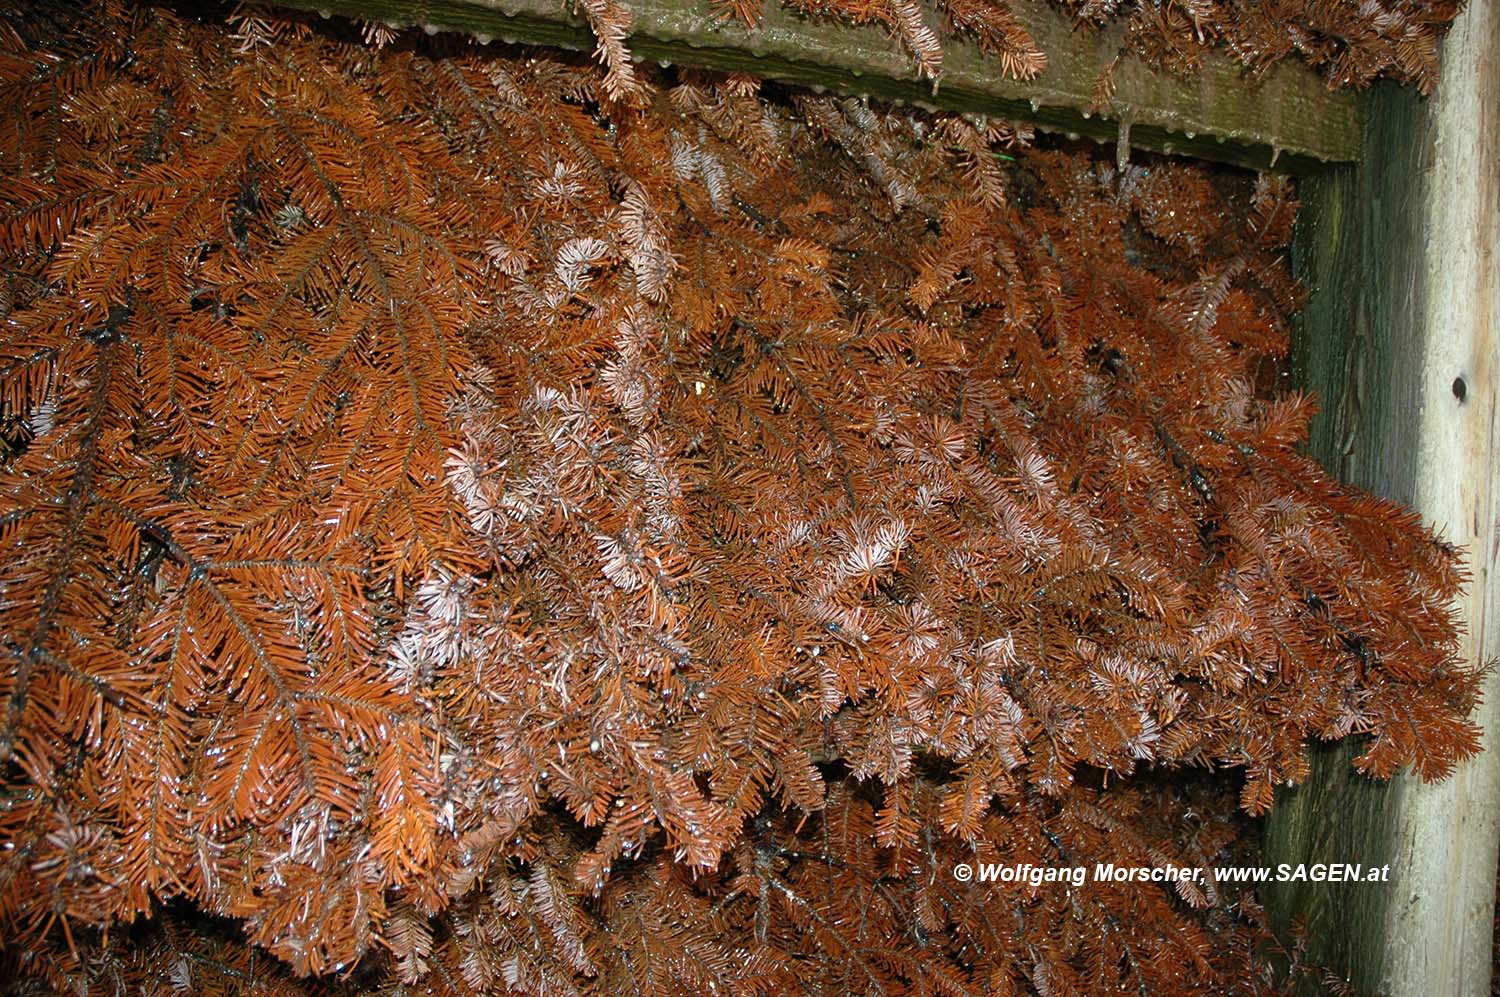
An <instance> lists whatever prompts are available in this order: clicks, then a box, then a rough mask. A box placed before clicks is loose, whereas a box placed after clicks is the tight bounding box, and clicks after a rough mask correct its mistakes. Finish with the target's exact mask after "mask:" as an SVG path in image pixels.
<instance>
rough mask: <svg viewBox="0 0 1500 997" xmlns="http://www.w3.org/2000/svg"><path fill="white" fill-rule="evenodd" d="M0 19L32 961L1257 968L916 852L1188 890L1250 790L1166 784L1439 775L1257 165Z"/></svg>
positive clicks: (1205, 910) (934, 982)
mask: <svg viewBox="0 0 1500 997" xmlns="http://www.w3.org/2000/svg"><path fill="white" fill-rule="evenodd" d="M5 23H6V24H7V25H8V27H6V28H5V33H4V36H3V38H0V100H3V101H4V105H5V107H6V108H7V121H6V125H5V127H4V128H3V129H0V170H3V176H4V183H3V187H0V254H3V266H4V271H3V284H0V288H3V291H4V294H3V301H0V315H3V325H0V418H3V420H4V427H5V433H4V440H5V442H4V449H3V451H0V545H3V550H4V561H3V566H0V634H3V644H0V654H3V655H4V667H3V669H0V704H3V705H0V710H3V713H0V780H3V782H0V840H3V848H0V931H3V934H4V936H5V937H6V938H7V940H8V942H9V947H8V949H7V952H6V959H7V960H8V961H9V963H10V964H11V965H12V968H13V969H15V971H16V972H18V973H19V974H20V975H21V976H22V977H23V978H31V979H36V980H50V981H51V982H52V985H55V986H58V987H61V988H64V989H67V990H68V991H69V992H74V991H77V992H83V991H85V990H93V991H94V992H99V993H114V992H125V988H128V989H130V991H131V992H135V991H134V988H136V987H144V988H145V990H146V992H160V993H164V992H169V991H174V992H195V993H230V992H243V988H244V987H246V986H249V985H250V984H251V983H254V984H256V985H262V986H263V988H264V992H293V991H295V990H297V989H298V988H300V987H302V986H303V985H304V984H303V983H301V982H299V981H298V978H297V977H298V975H306V974H312V975H315V976H323V977H325V980H324V982H309V983H306V984H305V985H306V986H308V987H310V988H312V989H314V990H318V989H326V988H333V989H351V988H356V987H358V988H362V989H380V990H382V991H385V992H393V993H394V992H402V993H417V992H421V993H453V994H464V993H481V992H483V993H490V992H496V991H504V990H506V989H510V990H514V991H517V992H521V993H529V994H570V993H584V994H615V993H641V994H663V995H665V994H673V995H678V994H744V995H752V994H830V995H832V994H850V993H860V994H891V995H897V994H950V995H956V994H981V993H984V994H1005V993H1013V992H1015V993H1022V992H1031V991H1034V992H1038V993H1043V994H1051V993H1057V994H1063V993H1078V992H1089V991H1092V990H1097V989H1110V990H1117V989H1122V990H1123V991H1125V992H1129V993H1141V994H1148V993H1149V994H1177V993H1215V994H1224V993H1231V992H1244V993H1254V992H1266V991H1268V990H1269V989H1270V987H1271V985H1270V984H1269V983H1268V982H1266V980H1265V979H1264V978H1263V976H1262V975H1261V971H1260V969H1259V968H1258V966H1259V963H1258V962H1257V961H1256V960H1257V956H1256V953H1255V946H1256V945H1257V944H1258V943H1259V941H1260V940H1261V939H1262V938H1263V936H1264V928H1263V923H1262V920H1261V918H1260V915H1259V914H1258V911H1257V908H1256V907H1255V906H1254V903H1253V900H1252V899H1251V898H1249V897H1244V898H1237V897H1233V896H1230V895H1228V894H1226V893H1225V892H1223V891H1221V890H1220V889H1219V888H1217V887H1216V886H1215V885H1214V884H1213V883H1212V882H1211V881H1209V882H1206V883H1205V884H1204V885H1202V886H1201V887H1193V886H1186V887H1184V888H1182V889H1180V890H1176V891H1174V890H1173V889H1172V888H1170V887H1163V886H1160V885H1152V886H1140V885H1134V886H1122V885H1114V884H1108V883H1097V882H1092V881H1090V882H1088V883H1086V884H1084V885H1083V886H1080V887H1072V886H1056V885H1047V886H1044V887H1041V888H1032V887H1030V886H1027V885H1026V884H1020V885H1017V884H998V885H997V884H977V883H963V882H960V881H958V880H957V879H955V877H954V876H953V875H952V869H953V867H954V865H955V863H958V862H967V861H976V860H978V861H1000V860H1003V861H1006V862H1011V863H1023V862H1024V863H1031V864H1034V865H1038V866H1058V865H1086V866H1090V867H1092V865H1093V864H1094V863H1096V862H1101V861H1107V862H1114V863H1118V864H1125V865H1145V866H1159V865H1162V864H1167V863H1186V864H1197V865H1211V864H1213V863H1215V862H1222V861H1226V860H1227V859H1228V858H1230V857H1231V853H1230V852H1228V851H1226V849H1230V848H1232V847H1233V846H1232V839H1233V837H1234V831H1233V817H1234V813H1233V811H1234V806H1233V797H1232V795H1231V797H1230V800H1231V802H1230V804H1229V805H1228V806H1227V807H1226V806H1224V805H1223V803H1222V801H1219V802H1214V800H1213V799H1208V800H1207V802H1205V801H1204V800H1197V799H1195V798H1193V797H1192V796H1191V794H1190V793H1189V792H1188V791H1187V790H1186V789H1183V788H1173V785H1172V783H1170V782H1163V781H1161V780H1160V779H1159V778H1156V775H1159V774H1160V773H1162V772H1171V771H1172V770H1176V769H1181V768H1183V767H1196V768H1200V769H1203V768H1206V769H1214V770H1226V769H1227V770H1231V771H1230V772H1229V773H1228V775H1227V776H1221V777H1220V779H1221V781H1220V783H1219V784H1220V785H1224V782H1223V779H1225V778H1228V779H1237V780H1238V783H1237V784H1238V785H1239V786H1241V787H1242V789H1241V790H1240V803H1241V804H1242V805H1243V807H1244V808H1245V809H1246V810H1248V811H1250V812H1259V811H1262V810H1264V809H1265V808H1266V807H1267V806H1268V805H1269V804H1270V802H1271V798H1272V787H1273V786H1274V785H1275V784H1277V783H1280V782H1284V781H1295V780H1297V779H1300V778H1302V777H1303V776H1304V774H1305V773H1306V764H1305V761H1304V745H1305V743H1306V741H1307V740H1308V739H1309V738H1331V737H1339V736H1344V735H1349V734H1363V735H1365V736H1366V737H1367V742H1366V745H1365V750H1364V753H1363V754H1362V755H1361V756H1360V759H1359V762H1358V764H1359V765H1360V767H1361V768H1363V769H1366V770H1368V771H1371V772H1373V773H1375V774H1377V775H1382V776H1383V775H1387V774H1389V773H1391V772H1392V771H1394V770H1395V769H1396V768H1397V767H1399V766H1401V765H1404V764H1412V765H1414V766H1416V767H1417V768H1418V769H1419V770H1420V771H1421V772H1422V773H1423V774H1424V775H1428V776H1434V775H1439V774H1441V773H1443V772H1444V771H1445V770H1446V769H1447V768H1448V767H1450V766H1451V764H1452V763H1453V762H1454V761H1455V760H1456V759H1458V758H1461V757H1463V756H1465V755H1467V754H1470V753H1472V752H1473V751H1474V750H1475V732H1474V729H1473V728H1472V727H1471V726H1470V725H1469V724H1468V723H1467V722H1466V721H1465V719H1464V718H1465V716H1466V714H1467V712H1468V710H1469V707H1470V706H1471V704H1472V700H1473V696H1474V690H1475V683H1474V678H1473V675H1472V674H1471V673H1470V672H1469V671H1468V670H1466V669H1465V668H1463V667H1462V666H1461V665H1460V664H1459V663H1458V662H1457V661H1455V659H1454V648H1455V628H1454V623H1453V618H1452V616H1451V615H1450V613H1449V610H1448V609H1447V601H1448V599H1449V597H1450V596H1451V595H1452V594H1453V592H1454V591H1455V589H1456V587H1457V585H1458V584H1459V582H1460V574H1459V569H1458V568H1457V565H1456V561H1455V556H1454V552H1453V551H1452V549H1450V548H1449V547H1448V546H1446V545H1445V544H1443V543H1442V542H1441V541H1439V540H1438V539H1436V538H1435V537H1434V536H1433V535H1432V534H1431V533H1429V532H1427V531H1426V530H1425V529H1423V528H1422V527H1421V526H1420V525H1419V524H1418V522H1417V521H1416V520H1415V518H1414V517H1413V516H1412V515H1411V514H1409V513H1407V512H1405V511H1403V510H1401V509H1399V508H1396V507H1394V506H1392V505H1390V504H1388V503H1385V502H1382V501H1379V500H1376V499H1374V498H1371V497H1369V496H1365V495H1361V494H1357V493H1354V492H1352V491H1350V490H1348V489H1346V488H1344V487H1342V486H1340V485H1339V484H1338V483H1337V482H1335V481H1333V480H1331V479H1330V478H1329V477H1328V476H1327V475H1325V474H1324V473H1323V472H1322V471H1320V470H1319V469H1318V468H1317V467H1316V466H1315V465H1314V464H1313V463H1311V462H1310V461H1309V460H1307V459H1305V458H1303V457H1301V456H1299V455H1298V454H1297V453H1296V451H1295V449H1294V448H1295V445H1296V444H1297V442H1298V440H1299V439H1300V437H1301V435H1302V433H1303V431H1304V428H1305V426H1306V423H1307V419H1308V417H1309V414H1310V404H1309V402H1308V401H1307V400H1306V399H1304V398H1301V397H1299V396H1296V395H1290V394H1279V395H1278V394H1274V393H1272V392H1268V391H1266V390H1264V386H1262V387H1261V388H1260V389H1258V387H1257V379H1258V376H1259V374H1260V372H1261V371H1262V370H1264V369H1266V368H1267V367H1274V366H1275V365H1276V363H1277V362H1278V358H1279V357H1281V356H1282V355H1283V354H1284V352H1285V350H1286V348H1287V329H1286V315H1287V313H1288V310H1289V309H1290V308H1292V307H1294V305H1295V301H1296V296H1297V295H1296V290H1295V288H1294V286H1293V284H1292V282H1291V280H1290V279H1289V277H1288V274H1287V270H1286V266H1285V262H1284V260H1283V257H1282V253H1283V249H1284V246H1285V244H1286V241H1287V239H1288V235H1289V232H1290V227H1291V222H1292V218H1293V213H1294V210H1295V203H1294V202H1293V201H1292V199H1291V196H1290V191H1289V187H1288V184H1287V183H1286V182H1285V181H1284V180H1279V179H1277V178H1274V177H1269V176H1267V177H1263V178H1261V179H1259V180H1258V181H1255V182H1254V183H1251V182H1250V181H1244V182H1243V183H1241V182H1238V181H1236V182H1225V181H1219V180H1215V179H1213V178H1212V177H1210V176H1209V175H1208V174H1206V173H1205V172H1203V171H1201V170H1199V169H1196V168H1193V167H1190V166H1185V165H1164V164H1151V165H1147V166H1140V165H1135V166H1126V167H1125V168H1123V169H1117V168H1116V167H1115V166H1113V165H1112V164H1111V165H1106V164H1104V163H1102V162H1100V161H1097V160H1094V159H1091V158H1089V157H1088V156H1086V155H1079V154H1071V153H1062V152H1043V151H1034V150H1030V149H1027V148H1026V144H1027V136H1025V135H1024V134H1020V133H1018V132H1017V131H1016V130H1015V129H1013V128H1011V127H1009V126H1006V125H1004V124H1000V123H994V122H990V123H983V122H979V123H976V122H973V121H968V120H964V119H959V118H943V117H931V116H923V115H916V114H905V113H891V112H888V111H883V110H880V109H877V108H874V107H871V106H868V105H866V104H863V103H859V102H855V101H837V100H833V99H824V98H817V99H814V98H810V97H803V96H786V97H785V98H784V99H782V100H780V101H771V100H768V99H766V98H765V97H764V96H763V95H761V94H760V93H759V91H758V87H757V85H756V84H755V83H753V82H751V81H747V80H743V79H736V78H728V79H710V78H698V77H692V76H683V77H678V78H673V79H670V80H643V81H642V86H644V87H646V88H647V89H646V90H645V91H644V92H645V94H646V96H647V97H648V98H649V99H647V100H646V101H644V102H643V103H640V104H638V105H634V106H623V105H622V104H620V103H619V102H614V101H611V100H609V99H608V95H607V94H606V92H605V90H604V85H603V83H602V79H603V74H602V73H601V72H600V71H598V70H596V69H594V68H592V67H589V66H586V65H570V64H566V63H563V62H558V61H555V60H553V59H551V58H547V57H542V56H525V55H521V56H504V57H502V56H498V55H495V54H486V53H484V52H482V51H479V50H455V51H453V52H450V53H447V54H442V53H439V52H434V51H427V52H424V51H421V50H418V49H414V48H412V47H409V46H405V45H395V46H390V47H387V48H385V49H383V50H381V51H373V50H370V49H368V48H364V47H362V46H359V45H357V44H348V43H345V42H341V41H337V40H331V39H330V38H328V37H325V36H320V35H317V34H315V33H313V32H312V31H310V30H309V29H308V28H307V27H306V26H305V25H304V24H302V23H300V22H297V21H272V20H269V19H266V18H263V17H259V16H250V15H247V16H242V17H240V18H238V19H236V20H234V21H233V22H231V25H230V26H228V27H226V26H224V25H222V24H200V23H195V22H192V21H187V20H183V19H180V18H179V17H178V16H177V15H174V14H172V13H169V12H167V11H164V10H161V9H156V8H150V7H121V6H117V5H113V4H105V5H102V6H98V7H95V8H91V9H88V10H85V11H81V12H72V11H69V10H67V9H63V10H61V11H60V12H58V11H54V13H53V19H52V20H50V21H49V20H45V19H44V14H43V13H42V12H38V11H36V10H32V11H30V12H29V13H25V14H12V15H11V16H10V17H9V18H8V19H7V20H6V22H5ZM1138 769H1140V770H1142V771H1137V770H1138ZM1147 770H1149V771H1147ZM1152 773H1155V775H1152ZM1143 775H1152V779H1153V781H1151V782H1149V783H1144V784H1143V783H1142V782H1141V779H1142V777H1143ZM1230 792H1231V794H1232V793H1233V792H1234V790H1232V789H1231V790H1230ZM184 911H189V912H191V911H196V912H197V914H191V913H190V914H188V915H186V916H184ZM153 913H154V914H155V915H156V916H155V920H154V921H152V922H150V923H149V924H143V923H140V922H138V923H137V924H136V926H135V927H133V928H127V927H126V924H127V923H128V922H130V921H131V920H132V919H134V918H137V917H138V916H139V915H142V914H146V915H151V914H153ZM210 916H211V917H212V918H213V920H211V921H210V920H208V918H209V917H210ZM272 956H274V958H272ZM341 973H342V974H346V976H345V978H344V980H343V982H342V983H338V982H335V981H330V980H328V979H326V978H327V977H329V976H337V975H338V974H341ZM350 973H352V974H353V975H352V976H348V975H347V974H350ZM247 981H248V982H247Z"/></svg>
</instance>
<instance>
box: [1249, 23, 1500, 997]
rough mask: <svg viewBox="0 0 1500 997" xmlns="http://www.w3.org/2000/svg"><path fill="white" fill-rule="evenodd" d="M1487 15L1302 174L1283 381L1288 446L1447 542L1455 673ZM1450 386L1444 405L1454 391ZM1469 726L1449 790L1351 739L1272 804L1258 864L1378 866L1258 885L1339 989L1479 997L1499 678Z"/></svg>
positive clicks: (1496, 311)
mask: <svg viewBox="0 0 1500 997" xmlns="http://www.w3.org/2000/svg"><path fill="white" fill-rule="evenodd" d="M1496 93H1500V17H1497V15H1496V11H1495V10H1494V8H1493V6H1492V5H1487V4H1481V3H1476V4H1471V5H1470V6H1469V8H1468V10H1467V11H1466V12H1465V13H1464V14H1463V16H1462V17H1461V18H1460V19H1459V21H1458V22H1457V23H1456V24H1455V26H1454V28H1453V31H1452V32H1451V34H1450V35H1449V37H1448V40H1447V42H1446V43H1445V48H1444V65H1443V73H1442V80H1441V82H1440V84H1439V86H1438V89H1437V92H1436V94H1435V95H1434V97H1433V98H1432V100H1430V101H1423V100H1421V99H1420V98H1418V97H1416V96H1415V95H1413V94H1411V93H1405V92H1401V91H1400V90H1398V89H1397V88H1395V87H1392V86H1389V85H1386V86H1383V87H1382V88H1380V92H1378V93H1377V95H1376V99H1375V100H1373V101H1372V102H1371V105H1370V108H1369V113H1370V132H1369V136H1368V138H1367V143H1366V147H1367V150H1368V151H1367V154H1366V156H1365V159H1364V162H1363V165H1361V166H1360V167H1359V169H1358V170H1353V169H1350V170H1345V171H1340V172H1339V173H1334V174H1329V175H1325V176H1321V177H1317V178H1312V179H1309V180H1307V181H1305V182H1304V184H1303V188H1302V192H1303V195H1304V211H1303V214H1302V216H1301V217H1300V218H1299V231H1298V235H1297V243H1296V250H1297V253H1296V256H1297V264H1298V270H1299V276H1300V277H1301V279H1302V280H1303V281H1304V283H1305V284H1306V285H1307V286H1308V289H1309V292H1310V298H1309V302H1308V307H1307V308H1306V309H1305V311H1304V313H1303V316H1302V318H1301V320H1300V322H1301V329H1300V331H1299V343H1298V347H1299V348H1298V350H1297V354H1298V355H1299V357H1300V370H1299V374H1300V375H1301V376H1300V378H1299V379H1300V380H1301V381H1302V383H1303V384H1305V385H1306V386H1307V387H1309V388H1310V389H1312V390H1315V391H1317V392H1318V393H1319V394H1320V395H1321V396H1322V397H1323V399H1324V400H1325V402H1326V404H1325V408H1324V411H1323V412H1322V413H1321V414H1320V416H1319V418H1318V420H1317V421H1316V422H1315V424H1314V428H1313V435H1312V439H1311V442H1310V446H1309V449H1310V450H1311V452H1312V453H1313V454H1314V455H1315V456H1316V457H1318V458H1319V460H1321V461H1322V462H1323V463H1324V464H1325V466H1327V467H1328V468H1329V469H1330V470H1332V471H1335V472H1336V473H1338V475H1339V476H1340V477H1341V478H1343V479H1345V480H1348V481H1352V482H1354V483H1356V484H1359V485H1362V486H1364V487H1366V488H1369V489H1370V490H1372V491H1375V492H1378V493H1380V494H1383V495H1386V496H1388V497H1391V498H1394V499H1398V500H1400V501H1403V502H1406V503H1408V504H1410V505H1412V506H1413V507H1414V508H1416V509H1417V510H1418V511H1420V512H1421V513H1422V515H1423V517H1424V519H1426V520H1427V521H1428V522H1429V523H1431V524H1433V525H1434V526H1436V527H1438V528H1439V529H1440V530H1441V531H1442V532H1443V533H1444V535H1445V536H1447V538H1448V539H1450V540H1452V541H1455V542H1457V543H1460V544H1462V545H1464V546H1465V547H1466V548H1467V549H1468V559H1469V567H1470V571H1471V572H1472V574H1473V580H1472V582H1471V583H1470V585H1469V587H1468V589H1467V590H1466V592H1465V594H1464V596H1463V598H1462V600H1461V601H1460V604H1459V610H1460V612H1461V613H1462V616H1463V619H1464V621H1465V622H1466V624H1467V627H1468V634H1467V637H1466V639H1465V642H1464V647H1463V654H1464V656H1465V658H1466V659H1467V660H1468V661H1469V662H1478V661H1493V660H1494V659H1496V658H1497V657H1500V625H1497V623H1500V588H1497V586H1496V584H1495V582H1496V558H1497V544H1500V533H1497V516H1500V508H1497V506H1496V486H1497V483H1500V401H1497V392H1500V274H1497V273H1496V272H1495V263H1496V261H1495V250H1496V247H1497V246H1500V102H1497V101H1496V100H1495V98H1494V95H1495V94H1496ZM1458 378H1462V379H1463V394H1464V399H1463V400H1462V401H1461V400H1460V399H1459V398H1458V397H1457V395H1456V393H1455V391H1454V383H1455V381H1456V380H1457V379H1458ZM1476 720H1477V721H1478V722H1479V723H1480V724H1481V725H1482V726H1483V728H1484V729H1485V738H1486V741H1485V744H1486V750H1485V753H1484V754H1483V755H1481V756H1479V757H1478V758H1476V759H1474V760H1472V761H1470V762H1468V763H1466V764H1464V765H1462V766H1460V768H1459V770H1458V771H1457V772H1456V773H1455V774H1454V775H1453V777H1451V778H1450V779H1448V780H1445V781H1443V782H1440V783H1436V784H1423V783H1421V782H1420V781H1419V780H1417V779H1415V778H1410V777H1403V778H1398V779H1397V780H1395V781H1393V782H1392V783H1390V784H1381V783H1376V782H1374V781H1372V780H1369V779H1365V778H1363V777H1360V776H1358V775H1355V774H1353V773H1352V772H1351V770H1350V761H1351V760H1352V757H1353V755H1354V754H1355V753H1356V749H1354V748H1353V747H1351V746H1340V747H1338V748H1336V749H1326V750H1324V751H1322V752H1319V754H1318V757H1317V758H1316V761H1315V765H1314V775H1313V778H1311V779H1310V780H1308V782H1306V783H1304V784H1303V785H1302V786H1299V787H1297V788H1296V789H1295V790H1290V791H1283V792H1281V793H1279V794H1278V799H1277V804H1276V809H1275V810H1273V812H1272V814H1271V817H1270V819H1269V822H1268V825H1267V836H1266V844H1265V851H1266V855H1265V858H1266V861H1267V862H1268V863H1269V864H1275V863H1280V862H1286V863H1297V862H1309V863H1311V862H1359V863H1362V864H1365V865H1372V864H1373V865H1380V864H1384V863H1387V862H1389V863H1391V866H1392V874H1393V881H1392V882H1391V883H1390V884H1389V885H1385V884H1370V883H1360V884H1347V883H1338V884H1334V883H1325V884H1312V883H1305V884H1293V885H1284V886H1275V887H1272V888H1270V889H1269V890H1267V897H1266V899H1267V901H1268V906H1269V909H1270V910H1271V912H1272V915H1273V919H1274V921H1275V922H1276V923H1277V924H1278V925H1279V926H1282V927H1285V926H1286V925H1287V924H1288V923H1289V922H1290V921H1291V919H1293V918H1297V917H1301V918H1305V919H1306V922H1307V923H1306V928H1307V933H1308V936H1309V939H1310V947H1309V955H1310V956H1311V957H1312V958H1313V959H1315V960H1318V961H1322V962H1325V963H1326V964H1328V965H1330V966H1332V967H1333V968H1335V969H1336V970H1337V971H1338V973H1339V975H1341V976H1346V977H1347V978H1348V979H1349V980H1350V981H1351V982H1352V983H1353V984H1354V985H1355V988H1356V992H1358V993H1362V994H1363V993H1370V994H1390V995H1393V997H1404V995H1429V994H1432V995H1436V994H1442V995H1445V997H1446V995H1454V997H1467V995H1474V997H1484V995H1488V994H1489V993H1490V966H1491V961H1490V960H1491V957H1490V946H1491V931H1492V926H1493V917H1494V912H1493V904H1494V896H1495V872H1496V852H1497V847H1500V751H1497V750H1496V747H1495V745H1496V737H1497V734H1500V672H1495V673H1492V674H1490V675H1489V677H1488V680H1487V682H1486V686H1485V690H1484V703H1483V704H1481V706H1480V708H1479V711H1478V714H1477V716H1476Z"/></svg>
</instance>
